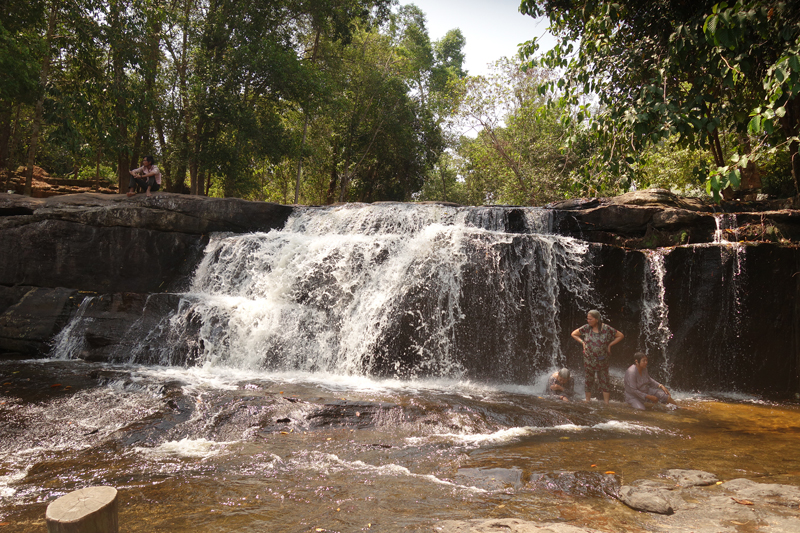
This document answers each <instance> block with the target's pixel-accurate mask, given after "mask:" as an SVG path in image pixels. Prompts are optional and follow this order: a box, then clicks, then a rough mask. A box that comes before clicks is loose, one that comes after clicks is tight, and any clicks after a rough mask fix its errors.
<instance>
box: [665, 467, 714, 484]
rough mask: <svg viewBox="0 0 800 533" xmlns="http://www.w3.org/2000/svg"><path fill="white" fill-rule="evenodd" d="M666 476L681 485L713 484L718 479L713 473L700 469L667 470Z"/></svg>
mask: <svg viewBox="0 0 800 533" xmlns="http://www.w3.org/2000/svg"><path fill="white" fill-rule="evenodd" d="M667 477H669V478H672V479H674V480H675V481H676V482H677V483H678V485H680V486H681V487H700V486H704V485H713V484H714V483H716V482H717V481H719V479H717V476H715V475H714V474H710V473H708V472H703V471H702V470H679V469H673V470H667Z"/></svg>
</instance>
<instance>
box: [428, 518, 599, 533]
mask: <svg viewBox="0 0 800 533" xmlns="http://www.w3.org/2000/svg"><path fill="white" fill-rule="evenodd" d="M433 530H434V531H438V532H441V533H600V531H599V530H597V529H590V528H587V527H578V526H571V525H569V524H558V523H553V522H547V523H536V522H528V521H526V520H520V519H517V518H494V519H489V520H463V521H460V520H443V521H441V522H439V523H437V524H436V525H435V526H434V527H433Z"/></svg>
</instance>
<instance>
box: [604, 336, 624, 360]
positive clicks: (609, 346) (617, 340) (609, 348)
mask: <svg viewBox="0 0 800 533" xmlns="http://www.w3.org/2000/svg"><path fill="white" fill-rule="evenodd" d="M624 338H625V335H623V334H622V332H621V331H617V334H616V335H614V340H613V341H611V342H610V343H609V344H608V353H609V355H610V354H611V347H612V346H614V345H615V344H619V343H620V342H621V341H622V339H624Z"/></svg>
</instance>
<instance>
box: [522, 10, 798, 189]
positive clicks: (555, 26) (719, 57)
mask: <svg viewBox="0 0 800 533" xmlns="http://www.w3.org/2000/svg"><path fill="white" fill-rule="evenodd" d="M796 7H797V6H796V5H793V3H791V2H775V1H773V2H769V1H749V2H742V1H739V2H736V3H735V4H733V5H728V4H726V3H721V4H717V3H716V2H713V1H700V2H695V3H691V4H687V3H685V2H681V1H678V0H660V1H659V2H638V1H637V2H633V1H617V2H610V1H609V2H605V1H603V2H591V3H588V4H586V3H584V2H577V1H566V2H565V1H562V0H523V2H522V4H521V7H520V9H521V11H523V12H524V13H528V14H530V15H532V16H540V15H546V16H548V17H549V19H550V22H551V30H552V31H553V32H554V33H555V34H556V36H557V37H558V38H559V39H560V42H559V45H558V46H556V47H555V48H554V49H552V50H550V51H548V52H547V53H546V54H543V55H541V56H535V54H536V51H537V43H536V42H535V40H534V41H531V42H530V43H528V44H527V45H526V46H525V47H524V48H523V53H525V54H526V55H527V57H528V58H529V59H531V64H533V65H540V66H546V67H549V68H555V69H563V71H564V74H565V75H564V77H563V78H560V79H558V80H553V81H552V82H551V84H550V87H551V89H555V88H556V87H557V88H558V89H560V90H562V91H563V93H559V96H558V97H559V98H564V99H566V100H567V102H569V103H570V104H571V105H572V106H577V105H579V103H580V98H581V97H582V96H583V95H586V94H596V95H597V98H598V103H599V109H598V111H597V112H596V113H594V114H592V116H591V128H592V129H593V131H594V132H595V133H596V134H597V135H598V137H599V141H600V146H599V148H600V151H599V163H600V164H601V165H602V166H603V167H605V168H606V169H608V171H610V172H611V173H612V174H619V175H623V176H627V178H628V179H629V180H635V179H636V177H637V176H636V173H637V168H638V167H637V165H638V163H637V160H638V158H639V156H637V154H638V153H640V152H641V151H642V150H643V149H645V148H646V147H647V146H650V145H653V144H658V143H660V142H662V141H664V140H666V139H675V141H674V142H677V143H678V145H679V146H681V147H691V148H704V149H707V150H708V151H709V152H710V154H711V156H712V157H713V163H714V164H713V166H712V168H710V169H709V174H708V180H707V186H708V190H709V191H711V193H712V194H713V195H714V196H715V197H717V198H719V194H720V192H721V188H725V187H727V186H729V185H730V186H733V187H736V186H737V183H738V177H739V172H740V171H741V170H744V169H746V168H747V166H748V164H749V163H751V162H756V161H759V160H760V159H761V158H763V157H766V156H771V155H773V154H774V153H775V152H777V151H780V150H787V149H788V150H790V151H791V152H793V153H796V151H797V143H796V139H797V134H798V130H800V113H798V111H799V110H800V109H799V108H800V104H798V100H797V98H796V95H797V88H798V87H797V80H798V72H799V71H798V70H796V69H795V66H798V67H800V62H798V60H797V51H798V50H797V45H798V38H799V37H800V10H798V9H796ZM726 136H728V137H730V136H734V137H735V138H737V139H738V142H736V143H734V144H731V145H729V146H727V147H726V146H724V145H723V142H722V138H723V137H726ZM737 168H738V169H740V170H739V171H738V172H737V170H736V169H737Z"/></svg>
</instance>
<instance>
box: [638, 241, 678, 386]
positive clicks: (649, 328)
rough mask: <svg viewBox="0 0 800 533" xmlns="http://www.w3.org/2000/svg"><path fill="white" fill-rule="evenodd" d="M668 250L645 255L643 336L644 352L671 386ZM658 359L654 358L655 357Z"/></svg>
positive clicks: (654, 251) (651, 251)
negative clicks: (666, 268) (667, 292)
mask: <svg viewBox="0 0 800 533" xmlns="http://www.w3.org/2000/svg"><path fill="white" fill-rule="evenodd" d="M667 253H669V252H668V250H664V249H659V250H649V251H647V252H645V257H646V259H647V262H646V264H645V268H644V280H643V286H642V295H643V302H642V304H643V305H642V330H643V331H642V333H643V334H644V351H645V353H646V354H648V355H649V356H650V359H656V357H657V362H658V364H659V366H660V368H661V373H662V379H663V381H664V382H665V383H669V382H670V378H671V377H672V364H671V361H670V359H669V355H668V352H667V346H668V344H669V340H670V338H672V332H671V331H670V329H669V309H668V308H667V304H666V301H665V292H666V291H665V289H664V274H665V267H664V256H665V255H666V254H667ZM654 355H655V356H656V357H653V356H654Z"/></svg>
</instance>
